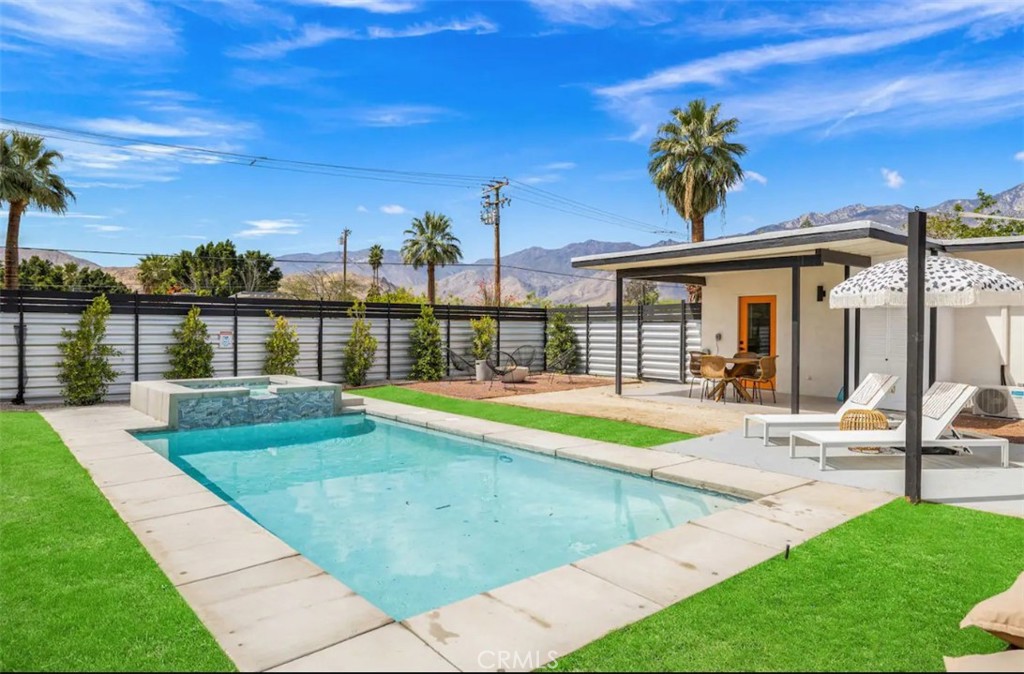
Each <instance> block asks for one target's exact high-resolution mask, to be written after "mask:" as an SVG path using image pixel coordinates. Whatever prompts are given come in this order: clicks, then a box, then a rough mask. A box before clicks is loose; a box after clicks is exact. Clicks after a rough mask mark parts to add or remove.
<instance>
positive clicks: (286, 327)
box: [263, 311, 299, 375]
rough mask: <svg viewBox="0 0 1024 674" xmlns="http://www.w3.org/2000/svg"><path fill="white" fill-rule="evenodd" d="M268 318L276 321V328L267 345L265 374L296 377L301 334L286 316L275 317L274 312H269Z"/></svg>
mask: <svg viewBox="0 0 1024 674" xmlns="http://www.w3.org/2000/svg"><path fill="white" fill-rule="evenodd" d="M267 316H269V317H270V318H272V319H273V320H274V328H273V329H272V330H271V331H270V336H269V337H267V341H266V343H265V345H266V350H267V356H266V359H265V360H264V361H263V374H290V375H295V374H297V371H296V369H295V363H296V361H297V360H298V359H299V333H297V332H296V331H295V328H293V327H292V326H291V325H290V324H289V323H288V320H287V319H286V318H285V317H284V316H275V315H274V312H272V311H268V312H267Z"/></svg>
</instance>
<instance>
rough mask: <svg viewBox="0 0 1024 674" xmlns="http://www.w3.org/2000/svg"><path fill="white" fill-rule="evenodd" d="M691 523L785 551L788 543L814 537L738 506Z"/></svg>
mask: <svg viewBox="0 0 1024 674" xmlns="http://www.w3.org/2000/svg"><path fill="white" fill-rule="evenodd" d="M692 524H695V525H697V526H701V527H704V528H706V529H713V530H715V531H719V532H721V533H723V534H729V535H730V536H735V537H736V538H742V539H743V540H745V541H750V542H751V543H757V544H759V545H764V546H767V547H769V548H773V549H775V550H785V549H786V546H787V545H790V546H793V545H799V544H800V543H803V542H804V541H806V540H807V539H809V538H811V537H812V536H814V534H813V533H812V532H809V531H804V530H803V529H798V528H795V527H793V526H790V525H788V524H786V523H785V522H780V521H778V520H773V519H767V518H765V517H761V516H759V515H757V514H755V513H752V512H748V511H746V510H741V509H740V508H729V509H728V510H720V511H719V512H717V513H713V514H711V515H708V516H707V517H702V518H700V519H698V520H693V522H692Z"/></svg>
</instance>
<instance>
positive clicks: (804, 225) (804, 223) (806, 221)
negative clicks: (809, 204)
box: [800, 216, 814, 229]
mask: <svg viewBox="0 0 1024 674" xmlns="http://www.w3.org/2000/svg"><path fill="white" fill-rule="evenodd" d="M811 227H814V223H813V222H811V219H810V218H808V217H806V216H804V219H803V220H801V221H800V229H810V228H811Z"/></svg>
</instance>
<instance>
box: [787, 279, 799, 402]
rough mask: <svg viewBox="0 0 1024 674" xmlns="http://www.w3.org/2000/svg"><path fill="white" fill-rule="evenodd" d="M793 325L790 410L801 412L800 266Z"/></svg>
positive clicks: (793, 309)
mask: <svg viewBox="0 0 1024 674" xmlns="http://www.w3.org/2000/svg"><path fill="white" fill-rule="evenodd" d="M792 302H793V305H792V314H793V327H792V329H791V337H790V340H791V341H792V344H793V348H792V350H791V351H790V358H791V359H792V361H793V362H792V364H791V367H792V370H791V371H790V372H791V374H790V379H791V380H792V381H791V382H790V385H789V387H790V398H789V411H790V412H792V413H793V414H800V267H793V298H792Z"/></svg>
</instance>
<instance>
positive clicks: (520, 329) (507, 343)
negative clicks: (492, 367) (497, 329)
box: [501, 321, 544, 372]
mask: <svg viewBox="0 0 1024 674" xmlns="http://www.w3.org/2000/svg"><path fill="white" fill-rule="evenodd" d="M521 346H532V347H533V348H534V358H533V362H532V363H530V370H531V371H533V372H540V371H541V370H542V369H543V368H544V323H540V322H537V323H535V322H532V321H531V322H526V321H514V322H512V321H509V322H502V324H501V350H502V351H504V352H505V353H512V352H513V351H515V350H516V349H518V348H519V347H521Z"/></svg>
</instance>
